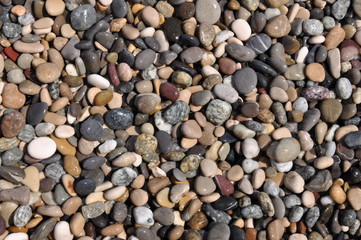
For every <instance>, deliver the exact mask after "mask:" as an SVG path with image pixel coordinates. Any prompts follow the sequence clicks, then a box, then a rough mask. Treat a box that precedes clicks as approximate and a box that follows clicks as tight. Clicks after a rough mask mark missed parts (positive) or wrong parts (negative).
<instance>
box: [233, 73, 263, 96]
mask: <svg viewBox="0 0 361 240" xmlns="http://www.w3.org/2000/svg"><path fill="white" fill-rule="evenodd" d="M232 83H233V87H234V88H235V89H236V90H237V91H238V93H240V94H247V93H250V92H252V90H253V89H254V88H255V87H256V85H257V75H256V72H255V71H254V70H253V69H252V68H248V67H247V68H242V69H240V70H237V71H236V73H235V74H234V75H233V76H232Z"/></svg>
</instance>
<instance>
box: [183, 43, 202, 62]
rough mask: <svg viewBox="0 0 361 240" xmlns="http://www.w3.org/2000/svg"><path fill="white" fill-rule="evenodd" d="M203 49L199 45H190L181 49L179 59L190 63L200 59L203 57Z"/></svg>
mask: <svg viewBox="0 0 361 240" xmlns="http://www.w3.org/2000/svg"><path fill="white" fill-rule="evenodd" d="M203 54H204V52H203V50H202V49H201V48H199V47H190V48H187V49H185V50H183V51H182V52H181V54H180V59H181V61H183V62H185V63H187V64H191V63H196V62H198V61H200V60H201V59H202V57H203Z"/></svg>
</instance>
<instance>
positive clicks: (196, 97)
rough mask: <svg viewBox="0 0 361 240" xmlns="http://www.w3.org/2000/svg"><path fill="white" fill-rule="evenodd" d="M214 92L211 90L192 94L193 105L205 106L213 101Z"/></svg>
mask: <svg viewBox="0 0 361 240" xmlns="http://www.w3.org/2000/svg"><path fill="white" fill-rule="evenodd" d="M212 97H213V95H212V92H211V91H209V90H203V91H200V92H196V93H193V94H192V103H193V104H194V105H195V106H205V105H207V104H208V103H209V101H210V100H211V99H212Z"/></svg>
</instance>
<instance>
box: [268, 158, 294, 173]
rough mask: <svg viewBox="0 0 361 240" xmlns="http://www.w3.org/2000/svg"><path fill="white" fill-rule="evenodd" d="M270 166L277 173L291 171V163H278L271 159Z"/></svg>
mask: <svg viewBox="0 0 361 240" xmlns="http://www.w3.org/2000/svg"><path fill="white" fill-rule="evenodd" d="M271 165H272V167H274V168H275V169H276V170H277V171H278V172H289V171H290V170H291V169H292V166H293V162H292V161H290V162H284V163H280V162H277V161H275V160H273V159H271Z"/></svg>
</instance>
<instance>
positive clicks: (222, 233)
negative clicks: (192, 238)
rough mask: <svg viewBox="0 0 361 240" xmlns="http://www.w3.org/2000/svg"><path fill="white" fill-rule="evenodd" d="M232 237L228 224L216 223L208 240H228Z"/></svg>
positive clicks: (209, 233)
mask: <svg viewBox="0 0 361 240" xmlns="http://www.w3.org/2000/svg"><path fill="white" fill-rule="evenodd" d="M230 235H231V231H230V229H229V226H228V225H227V224H226V223H216V224H214V225H213V226H212V228H211V229H210V230H209V232H208V235H207V240H228V239H229V237H230Z"/></svg>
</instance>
